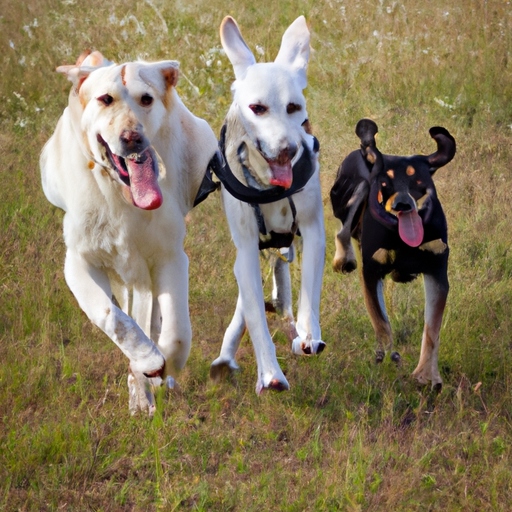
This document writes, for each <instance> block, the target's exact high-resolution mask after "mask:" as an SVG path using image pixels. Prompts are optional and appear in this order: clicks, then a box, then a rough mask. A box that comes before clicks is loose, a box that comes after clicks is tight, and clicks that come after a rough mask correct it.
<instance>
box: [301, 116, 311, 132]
mask: <svg viewBox="0 0 512 512" xmlns="http://www.w3.org/2000/svg"><path fill="white" fill-rule="evenodd" d="M302 127H303V128H304V131H305V132H306V133H307V134H309V135H313V128H312V127H311V123H310V122H309V119H306V120H305V121H304V122H303V123H302Z"/></svg>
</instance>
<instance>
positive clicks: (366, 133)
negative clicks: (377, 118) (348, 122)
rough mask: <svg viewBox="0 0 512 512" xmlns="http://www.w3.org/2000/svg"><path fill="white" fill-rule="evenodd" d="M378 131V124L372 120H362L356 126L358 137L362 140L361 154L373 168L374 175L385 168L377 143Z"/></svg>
mask: <svg viewBox="0 0 512 512" xmlns="http://www.w3.org/2000/svg"><path fill="white" fill-rule="evenodd" d="M378 131H379V128H378V126H377V124H376V123H375V122H374V121H372V120H371V119H360V120H359V121H358V123H357V125H356V135H357V136H358V137H359V139H360V140H361V152H362V154H363V156H364V158H365V159H366V161H367V162H368V163H369V164H370V166H372V175H376V174H378V173H379V172H380V171H381V169H382V167H383V160H382V154H381V152H380V151H379V150H378V149H377V144H376V142H375V136H376V135H377V133H378Z"/></svg>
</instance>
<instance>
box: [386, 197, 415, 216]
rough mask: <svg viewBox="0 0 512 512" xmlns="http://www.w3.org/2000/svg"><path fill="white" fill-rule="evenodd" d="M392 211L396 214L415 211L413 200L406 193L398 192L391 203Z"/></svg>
mask: <svg viewBox="0 0 512 512" xmlns="http://www.w3.org/2000/svg"><path fill="white" fill-rule="evenodd" d="M392 208H393V210H395V211H396V212H404V213H407V212H410V211H412V210H415V209H416V204H415V202H414V199H413V198H412V197H411V196H410V195H409V194H407V193H406V192H399V193H398V194H397V195H396V197H395V200H394V201H393V206H392Z"/></svg>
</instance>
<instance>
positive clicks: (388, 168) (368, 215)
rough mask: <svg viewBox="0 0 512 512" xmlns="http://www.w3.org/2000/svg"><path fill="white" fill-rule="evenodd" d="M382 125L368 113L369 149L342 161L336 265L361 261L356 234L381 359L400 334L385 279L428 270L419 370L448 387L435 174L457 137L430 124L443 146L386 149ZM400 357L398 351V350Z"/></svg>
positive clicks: (443, 252) (443, 233) (443, 229)
mask: <svg viewBox="0 0 512 512" xmlns="http://www.w3.org/2000/svg"><path fill="white" fill-rule="evenodd" d="M377 131H378V128H377V125H376V124H375V123H374V122H373V121H371V120H370V119H361V120H360V121H359V122H358V123H357V126H356V134H357V136H358V137H359V138H360V139H361V149H360V150H357V151H353V152H352V153H350V154H349V155H348V156H347V158H346V159H345V160H344V161H343V163H342V164H341V166H340V168H339V170H338V174H337V177H336V181H335V183H334V186H333V188H332V190H331V203H332V207H333V211H334V215H335V216H336V217H337V218H338V219H340V220H341V222H342V224H343V227H342V229H341V230H340V231H339V233H338V234H337V235H336V255H335V257H334V262H333V266H334V270H336V271H341V272H344V273H346V272H351V271H353V270H354V269H355V268H356V267H357V263H356V257H355V253H354V250H353V248H352V244H351V237H352V238H354V239H355V240H356V241H357V242H358V244H357V245H358V247H359V249H360V252H361V262H362V269H361V277H362V279H361V282H362V287H363V292H364V300H365V304H366V308H367V309H368V313H369V315H370V319H371V322H372V325H373V328H374V330H375V334H376V337H377V342H378V348H377V353H376V359H377V362H381V361H382V360H383V358H384V347H385V346H387V347H389V350H391V349H392V345H393V335H392V332H391V326H390V324H389V320H388V317H387V314H386V308H385V304H384V297H383V279H384V277H385V276H386V275H387V274H391V278H392V279H393V280H394V281H396V282H400V283H407V282H409V281H412V280H413V279H414V278H415V277H416V276H417V275H418V274H423V278H424V286H425V326H424V330H423V340H422V343H421V355H420V360H419V363H418V366H417V367H416V369H415V370H414V372H413V376H414V377H415V378H416V379H417V380H418V382H419V383H421V384H427V383H428V382H431V383H432V388H433V389H435V390H437V391H440V390H441V387H442V379H441V376H440V374H439V369H438V351H439V331H440V329H441V322H442V317H443V312H444V308H445V305H446V298H447V295H448V277H447V267H448V253H449V249H448V234H447V225H446V218H445V216H444V213H443V209H442V207H441V203H440V202H439V199H438V198H437V193H436V189H435V186H434V182H433V180H432V175H433V174H434V173H435V171H436V170H437V169H439V168H440V167H442V166H443V165H446V164H447V163H448V162H450V161H451V160H452V158H453V157H454V155H455V148H456V146H455V140H454V138H453V137H452V136H451V135H450V133H448V131H447V130H446V129H444V128H441V127H434V128H431V129H430V135H431V137H432V138H433V139H434V140H435V141H436V142H437V151H436V152H435V153H433V154H431V155H430V156H421V155H415V156H410V157H403V156H392V155H383V154H382V153H381V152H380V151H379V150H378V149H377V147H376V144H375V135H376V134H377ZM391 358H392V359H393V360H394V361H399V359H400V356H399V354H398V353H397V352H392V353H391Z"/></svg>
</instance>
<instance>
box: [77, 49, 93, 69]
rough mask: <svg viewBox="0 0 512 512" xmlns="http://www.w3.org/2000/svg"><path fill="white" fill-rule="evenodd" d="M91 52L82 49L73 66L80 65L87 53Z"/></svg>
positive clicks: (87, 55)
mask: <svg viewBox="0 0 512 512" xmlns="http://www.w3.org/2000/svg"><path fill="white" fill-rule="evenodd" d="M90 54H91V50H84V51H83V52H82V53H81V54H80V56H79V57H78V59H76V62H75V66H81V65H82V62H83V61H84V60H85V59H86V58H87V57H89V55H90Z"/></svg>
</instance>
